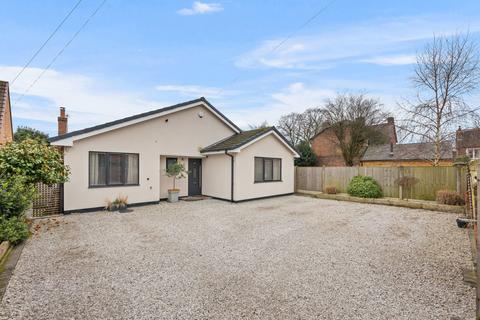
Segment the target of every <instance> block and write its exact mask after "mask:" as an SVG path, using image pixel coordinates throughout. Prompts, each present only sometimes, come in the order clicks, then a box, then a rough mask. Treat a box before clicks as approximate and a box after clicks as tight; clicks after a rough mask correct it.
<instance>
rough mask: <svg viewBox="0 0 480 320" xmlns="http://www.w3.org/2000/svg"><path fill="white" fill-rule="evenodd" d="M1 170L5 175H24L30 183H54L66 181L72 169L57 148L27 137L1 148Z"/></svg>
mask: <svg viewBox="0 0 480 320" xmlns="http://www.w3.org/2000/svg"><path fill="white" fill-rule="evenodd" d="M0 172H2V174H3V175H5V176H19V175H20V176H24V177H26V179H27V182H29V183H38V182H42V183H45V184H54V183H62V182H66V181H67V180H68V175H69V172H70V171H69V169H68V167H66V166H65V165H64V164H63V159H62V154H61V153H60V152H59V151H58V150H57V149H55V148H53V147H50V146H48V145H46V144H44V143H41V142H39V141H36V140H31V139H26V140H23V141H22V142H12V143H8V144H7V145H6V146H5V147H3V148H2V149H0Z"/></svg>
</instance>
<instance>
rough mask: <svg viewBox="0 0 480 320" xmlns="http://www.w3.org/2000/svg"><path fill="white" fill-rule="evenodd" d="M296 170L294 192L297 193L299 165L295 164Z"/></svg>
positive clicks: (294, 172)
mask: <svg viewBox="0 0 480 320" xmlns="http://www.w3.org/2000/svg"><path fill="white" fill-rule="evenodd" d="M294 168H295V170H294V171H293V192H294V193H297V183H298V167H297V166H294Z"/></svg>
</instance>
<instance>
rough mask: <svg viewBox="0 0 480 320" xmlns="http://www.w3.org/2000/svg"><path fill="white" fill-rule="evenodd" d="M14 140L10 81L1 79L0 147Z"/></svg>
mask: <svg viewBox="0 0 480 320" xmlns="http://www.w3.org/2000/svg"><path fill="white" fill-rule="evenodd" d="M12 140H13V125H12V111H11V106H10V91H9V88H8V82H6V81H0V148H1V147H2V146H4V145H5V144H7V143H8V142H11V141H12Z"/></svg>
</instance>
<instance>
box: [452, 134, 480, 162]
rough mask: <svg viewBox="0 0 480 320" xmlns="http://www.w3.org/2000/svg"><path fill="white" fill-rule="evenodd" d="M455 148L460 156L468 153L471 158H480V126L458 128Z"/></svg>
mask: <svg viewBox="0 0 480 320" xmlns="http://www.w3.org/2000/svg"><path fill="white" fill-rule="evenodd" d="M455 149H456V152H457V155H458V156H463V155H467V156H469V157H470V158H471V159H480V128H473V129H462V128H458V130H457V132H456V135H455Z"/></svg>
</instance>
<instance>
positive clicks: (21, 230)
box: [0, 217, 29, 244]
mask: <svg viewBox="0 0 480 320" xmlns="http://www.w3.org/2000/svg"><path fill="white" fill-rule="evenodd" d="M28 234H29V232H28V225H27V224H26V223H25V221H24V220H23V219H21V218H17V217H13V218H10V219H5V218H2V217H0V242H2V241H9V242H10V243H11V244H17V243H19V242H21V241H23V240H25V239H27V237H28Z"/></svg>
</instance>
